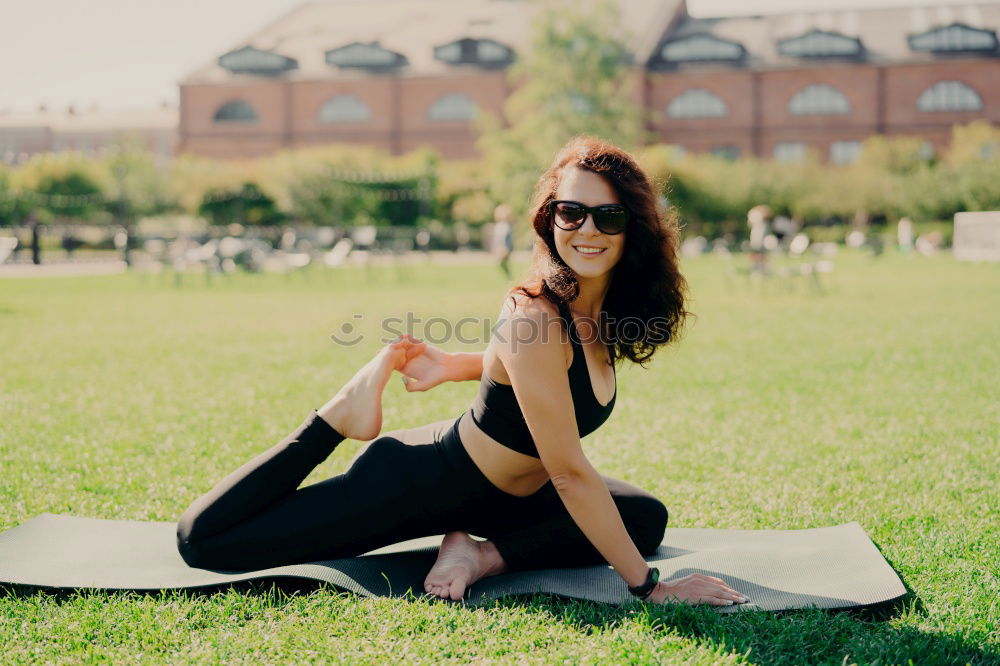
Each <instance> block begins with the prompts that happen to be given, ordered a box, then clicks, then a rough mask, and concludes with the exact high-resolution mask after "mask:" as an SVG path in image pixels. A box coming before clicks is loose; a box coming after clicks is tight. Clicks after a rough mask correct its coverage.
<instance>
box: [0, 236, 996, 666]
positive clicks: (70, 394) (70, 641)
mask: <svg viewBox="0 0 1000 666" xmlns="http://www.w3.org/2000/svg"><path fill="white" fill-rule="evenodd" d="M684 271H685V274H686V275H687V276H688V277H689V280H690V282H691V286H692V301H691V304H690V307H691V309H692V310H693V311H694V312H696V313H697V314H698V317H697V320H695V321H693V322H692V325H691V326H690V327H689V328H688V330H687V333H686V335H685V337H684V339H683V340H682V341H681V343H680V344H679V345H676V346H674V347H671V348H670V349H669V350H667V351H663V352H661V353H660V354H658V355H657V357H656V358H655V361H654V362H653V363H652V364H651V365H650V367H649V368H648V369H645V370H644V369H640V368H628V369H623V370H622V371H620V372H619V398H618V401H617V407H616V409H615V412H614V414H613V415H612V417H611V419H610V420H609V421H608V423H607V424H605V426H604V427H602V428H601V429H600V430H599V431H598V432H596V433H595V434H594V435H593V436H591V437H589V438H588V439H587V441H585V442H584V446H585V448H586V451H587V454H588V456H589V457H590V458H591V460H592V461H593V463H594V464H595V466H596V467H597V468H598V469H599V470H600V471H602V472H603V473H606V474H609V475H612V476H618V477H619V478H624V479H626V480H628V481H630V482H632V483H635V484H637V485H640V486H642V487H645V488H648V489H649V490H651V491H652V492H654V493H655V494H656V495H657V496H658V497H660V498H661V499H663V500H664V502H665V503H666V504H667V506H668V508H669V509H670V515H671V525H672V526H676V527H719V528H750V529H753V528H774V529H796V528H807V527H820V526H825V525H834V524H838V523H843V522H849V521H855V520H856V521H859V522H860V523H861V525H862V526H863V527H864V528H865V529H866V530H867V532H868V534H869V535H870V536H871V537H872V539H873V540H874V541H875V543H876V544H877V545H878V546H879V548H880V549H881V550H882V552H883V553H884V554H885V556H886V558H887V559H888V560H889V562H890V563H892V565H893V566H894V567H895V569H896V570H897V571H898V572H899V574H900V576H901V577H902V579H903V580H904V582H905V583H906V584H907V586H908V587H909V588H910V589H911V590H912V592H911V594H910V595H908V597H907V599H906V600H905V602H904V603H902V604H900V605H897V606H895V607H893V608H891V609H889V610H887V611H883V612H882V613H880V614H878V615H876V616H872V615H870V614H859V613H827V612H819V611H808V612H795V613H788V614H767V613H753V614H750V613H747V614H743V615H738V616H732V615H729V616H721V615H717V614H715V613H714V612H713V611H712V610H710V609H706V608H686V607H649V606H641V605H637V604H636V605H632V606H627V607H621V608H614V607H609V606H604V605H600V604H592V603H576V602H567V601H563V600H560V599H553V598H548V597H541V596H540V597H534V598H531V599H508V600H504V602H502V603H498V604H497V605H495V606H493V607H488V608H477V609H470V608H465V607H462V606H454V605H447V604H444V603H434V602H430V601H427V600H421V599H410V600H406V599H374V600H365V599H359V598H356V597H353V596H349V595H346V594H338V593H337V592H336V591H334V590H332V589H320V590H317V591H311V592H308V593H304V594H294V595H288V594H284V593H282V592H281V591H280V590H275V589H273V588H266V587H257V588H250V589H243V590H239V591H236V590H229V591H225V592H221V593H218V594H214V595H198V594H181V593H163V594H157V595H140V594H105V593H80V594H65V595H50V594H44V593H34V592H26V591H23V590H5V591H2V592H0V644H2V645H3V646H4V647H3V650H2V651H0V655H2V660H3V661H9V662H24V661H43V662H78V661H116V662H117V661H128V662H133V661H135V662H137V661H140V660H141V661H154V662H160V661H189V660H197V661H205V662H219V661H226V662H229V661H247V662H250V661H253V662H257V661H267V662H277V661H305V660H330V661H340V660H345V661H359V662H381V661H384V660H386V659H401V658H405V659H406V660H408V661H415V662H427V663H436V662H439V661H445V660H453V661H459V662H467V661H494V660H495V661H504V662H519V663H520V662H580V661H583V662H638V663H648V662H667V663H680V662H683V663H718V662H726V663H729V662H733V663H735V662H750V663H789V664H802V663H831V664H841V663H845V662H846V663H853V662H857V663H880V664H883V663H904V664H905V663H907V662H908V661H909V660H912V661H913V662H914V663H966V662H971V663H1000V630H998V625H1000V584H998V580H997V577H998V562H1000V554H998V543H1000V527H998V525H1000V523H998V519H997V516H998V514H1000V491H998V485H1000V474H998V471H997V470H998V463H997V461H998V457H1000V456H998V454H1000V442H998V437H1000V434H998V433H1000V425H998V424H1000V406H998V405H1000V382H998V377H1000V344H998V341H1000V267H998V266H996V265H993V266H990V265H973V264H960V263H957V262H955V261H953V260H952V259H951V258H950V257H947V256H941V257H933V258H924V257H898V256H886V257H883V258H881V259H879V260H877V261H871V260H870V259H867V258H866V257H862V256H859V255H852V254H842V255H841V256H838V257H837V270H836V272H835V273H834V274H833V276H832V278H833V279H832V284H831V287H830V290H829V291H828V292H827V293H826V294H824V295H814V294H810V293H807V292H806V290H804V289H803V288H802V287H801V286H800V287H798V288H796V289H794V290H791V291H786V290H784V289H783V288H773V287H777V286H778V285H771V288H767V289H765V290H763V291H761V290H760V289H759V288H757V287H756V286H754V285H748V284H747V283H746V282H745V281H744V280H743V279H742V278H736V277H729V276H728V274H727V270H726V267H725V266H724V265H723V264H722V263H721V262H720V261H719V260H717V259H715V258H698V259H692V260H687V261H686V262H685V264H684ZM497 275H498V274H497V271H496V270H495V267H493V266H489V265H486V266H439V267H434V266H418V267H413V268H411V269H409V270H408V271H407V272H406V273H405V274H398V273H396V272H393V271H388V270H381V271H377V272H375V273H373V274H372V275H370V276H366V273H365V272H364V271H362V270H357V271H354V270H345V271H340V272H329V273H313V274H310V275H308V276H304V275H296V276H291V277H288V276H276V275H237V276H235V277H234V278H233V279H232V280H231V281H229V282H225V281H216V282H215V283H213V284H211V285H208V284H205V282H204V280H203V278H200V277H197V276H188V277H187V278H186V279H185V282H184V284H183V285H182V286H180V287H176V286H175V285H174V284H173V283H172V281H171V280H170V279H166V280H163V281H161V280H160V279H159V278H156V277H148V276H147V277H145V278H143V277H141V276H137V275H121V276H111V277H88V278H77V279H64V278H39V279H30V280H4V281H0V369H2V372H0V500H2V501H0V529H8V528H10V527H13V526H15V525H17V524H19V523H21V522H23V521H25V520H28V519H29V518H31V517H33V516H35V515H37V514H39V513H41V512H55V513H70V514H73V515H78V516H92V517H100V518H120V519H142V520H175V519H176V518H177V517H178V516H179V515H180V513H181V512H182V511H183V510H184V508H185V507H186V506H187V505H188V503H190V502H191V501H192V500H193V499H194V498H195V497H196V496H197V495H199V494H200V493H202V492H204V491H205V490H207V489H208V488H209V487H211V485H212V484H213V483H214V482H215V481H217V480H218V479H219V478H221V476H223V475H225V474H226V473H228V472H229V471H230V470H232V469H233V468H235V467H236V466H238V465H239V464H241V463H242V462H243V461H245V460H246V459H248V458H250V457H251V456H252V455H254V454H255V453H256V452H259V451H260V450H262V449H263V448H265V447H266V446H269V445H270V444H272V443H274V442H276V441H278V440H279V439H281V438H282V437H284V436H285V435H286V434H287V433H288V432H290V430H291V429H292V428H294V427H295V426H297V425H298V424H299V423H300V422H301V420H302V419H303V418H305V416H306V415H307V414H308V412H309V410H310V409H311V408H313V407H318V406H319V405H321V404H322V403H323V402H324V401H325V400H326V399H327V398H328V397H329V396H330V395H332V393H333V392H334V391H336V389H337V388H338V386H339V385H340V384H341V383H342V382H344V381H345V380H346V379H348V378H349V377H350V375H351V374H352V373H353V372H354V370H355V369H356V368H357V367H359V366H360V364H361V363H362V362H363V361H364V360H365V359H366V358H367V357H368V356H369V355H370V354H371V353H372V352H373V351H374V350H375V349H376V348H377V344H378V343H377V341H376V338H377V337H378V332H379V326H378V322H379V320H380V318H381V317H384V316H400V315H402V314H404V313H405V312H406V311H412V312H413V313H414V314H415V315H417V316H420V317H423V318H429V317H436V316H440V317H445V318H447V319H451V320H455V319H457V318H459V317H462V316H476V317H491V318H492V317H495V316H496V313H497V311H498V309H499V302H500V298H501V296H502V291H503V283H502V281H501V280H500V279H499V278H498V277H497ZM354 313H361V314H363V319H361V320H354V321H355V323H358V324H359V326H360V330H361V331H362V332H364V333H366V334H367V338H366V340H365V341H364V342H363V343H361V344H359V345H357V346H356V347H353V348H345V347H340V346H337V345H335V344H334V343H333V342H332V341H331V340H330V338H329V336H330V334H331V333H333V332H335V331H337V330H338V329H339V328H340V326H341V324H342V322H343V321H345V320H347V319H350V317H351V315H352V314H354ZM417 332H418V333H419V331H417ZM442 346H444V347H446V348H449V349H452V350H458V349H473V348H477V347H476V345H469V346H465V345H460V344H455V343H446V344H443V345H442ZM479 348H481V346H479ZM475 391H476V386H475V384H474V383H471V382H468V383H463V384H453V385H447V386H442V387H440V388H438V389H435V390H434V391H431V392H429V393H426V394H413V395H410V394H407V393H406V392H405V391H404V390H403V388H402V385H401V384H400V383H399V382H391V383H390V384H389V388H388V390H387V393H386V397H385V415H386V428H395V427H406V426H413V425H419V424H423V423H427V422H429V421H432V420H437V419H443V418H447V417H453V416H457V415H458V414H459V413H461V411H463V410H464V409H465V408H466V407H467V406H468V403H469V401H470V400H471V398H472V397H473V395H474V393H475ZM358 446H359V445H358V444H356V443H354V442H348V443H345V444H344V445H343V446H342V447H341V448H339V449H338V451H337V452H336V453H335V455H333V456H331V458H330V459H329V460H328V461H327V462H325V463H324V464H323V465H321V466H320V467H319V468H318V469H317V470H316V472H315V473H314V474H313V475H312V476H311V477H310V480H309V481H313V480H317V479H320V478H324V477H326V476H329V475H331V474H335V473H338V472H341V471H343V470H344V469H345V467H346V465H347V464H348V462H349V461H350V459H351V457H352V456H353V453H354V451H355V450H356V449H357V447H358ZM307 482H308V481H307Z"/></svg>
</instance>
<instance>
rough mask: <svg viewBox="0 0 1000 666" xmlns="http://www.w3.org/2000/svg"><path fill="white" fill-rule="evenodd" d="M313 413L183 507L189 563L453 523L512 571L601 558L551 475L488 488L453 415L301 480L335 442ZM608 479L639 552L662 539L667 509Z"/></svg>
mask: <svg viewBox="0 0 1000 666" xmlns="http://www.w3.org/2000/svg"><path fill="white" fill-rule="evenodd" d="M343 439H344V438H343V436H342V435H340V433H338V432H337V431H336V430H335V429H334V428H333V427H332V426H330V424H329V423H327V422H326V421H324V420H323V419H322V418H321V417H320V416H319V415H318V414H317V413H316V411H315V410H313V411H312V412H311V414H310V415H309V417H308V418H307V419H306V420H305V421H304V422H303V423H302V425H300V426H299V427H298V428H296V429H295V431H294V432H292V433H291V434H290V435H289V436H288V437H286V438H285V439H283V440H282V441H281V442H279V443H278V444H276V445H275V446H273V447H272V448H270V449H268V450H267V451H265V452H264V453H261V454H260V455H258V456H257V457H256V458H254V459H253V460H251V461H249V462H248V463H246V464H244V465H243V466H242V467H240V468H239V469H237V470H236V471H235V472H233V473H232V474H230V475H229V476H227V477H226V478H225V479H223V480H222V481H221V482H220V483H219V484H218V485H216V486H215V488H213V489H212V490H211V491H209V492H208V493H207V494H205V495H203V496H202V497H200V498H198V499H197V500H195V502H194V503H193V504H192V505H191V506H190V507H189V508H188V509H187V511H185V512H184V515H183V516H182V517H181V519H180V521H179V522H178V525H177V546H178V549H179V550H180V553H181V556H182V557H183V558H184V561H185V562H187V563H188V564H189V565H191V566H193V567H201V568H206V569H224V570H255V569H264V568H267V567H273V566H280V565H284V564H294V563H299V562H310V561H317V560H327V559H336V558H341V557H351V556H354V555H359V554H361V553H365V552H368V551H370V550H374V549H376V548H381V547H382V546H386V545H389V544H392V543H396V542H399V541H405V540H407V539H414V538H417V537H422V536H429V535H433V534H443V533H445V532H450V531H454V530H464V531H466V532H470V533H472V534H475V535H477V536H480V537H484V538H487V539H489V540H491V541H492V542H493V543H494V544H495V545H496V547H497V550H499V552H500V554H501V555H502V556H503V558H504V560H505V561H506V563H507V567H508V570H510V571H517V570H523V569H541V568H549V567H573V566H586V565H594V564H607V562H606V561H605V560H604V558H603V557H602V556H601V554H600V553H599V552H598V551H597V549H595V548H594V546H593V545H592V544H591V543H590V541H589V540H588V539H587V537H586V536H585V535H584V534H583V532H582V531H581V530H580V528H579V527H577V525H576V523H575V522H574V521H573V519H572V517H571V516H570V515H569V512H568V511H567V510H566V508H565V506H564V505H563V503H562V500H561V499H560V498H559V495H558V493H557V492H556V490H555V488H554V487H553V485H552V482H551V481H549V482H547V483H546V484H545V485H544V486H542V487H541V488H540V489H539V490H538V491H537V492H535V493H533V494H531V495H528V496H526V497H518V496H516V495H511V494H509V493H506V492H504V491H502V490H500V489H499V488H497V487H496V486H494V485H493V484H492V483H491V482H490V481H489V480H488V479H487V478H486V477H485V476H484V475H483V473H482V472H481V471H479V468H478V467H477V466H476V464H475V463H474V462H473V461H472V458H470V457H469V454H468V453H467V452H466V450H465V447H464V446H463V445H462V442H461V440H460V439H459V436H458V420H457V419H456V420H454V421H451V420H447V421H439V422H437V423H432V424H430V425H427V426H423V427H421V428H413V429H410V430H401V431H395V432H393V433H389V434H387V435H384V436H382V437H379V438H378V439H375V440H373V441H372V442H371V443H370V444H369V445H368V447H367V448H366V449H365V450H364V451H362V452H361V454H360V455H359V456H358V457H357V458H356V459H355V461H354V463H353V464H352V465H351V467H350V469H348V470H347V471H346V472H345V473H343V474H338V475H337V476H334V477H333V478H330V479H326V480H325V481H320V482H318V483H314V484H312V485H309V486H306V487H304V488H298V486H299V484H300V483H302V480H303V479H305V478H306V476H307V475H308V474H309V472H311V471H312V470H313V468H314V467H316V465H318V464H319V463H321V462H323V460H325V459H326V457H327V456H329V455H330V453H331V452H332V451H333V450H334V448H336V446H337V444H339V443H340V442H341V441H342V440H343ZM602 478H604V480H605V482H606V483H607V485H608V489H609V490H610V491H611V496H612V497H613V498H614V501H615V504H616V505H617V506H618V510H619V512H620V513H621V516H622V519H623V520H624V522H625V526H626V528H627V529H628V532H629V535H630V536H631V537H632V539H633V541H634V542H635V544H636V546H637V547H638V548H639V551H640V552H641V553H642V554H643V555H651V554H652V553H653V552H654V551H655V550H656V548H657V546H659V545H660V542H661V541H662V539H663V534H664V530H665V528H666V524H667V509H666V507H664V505H663V503H662V502H660V501H659V500H658V499H656V498H655V497H654V496H652V495H650V494H649V493H647V492H645V491H644V490H641V489H639V488H636V487H634V486H632V485H629V484H627V483H625V482H623V481H618V480H615V479H610V478H608V477H602Z"/></svg>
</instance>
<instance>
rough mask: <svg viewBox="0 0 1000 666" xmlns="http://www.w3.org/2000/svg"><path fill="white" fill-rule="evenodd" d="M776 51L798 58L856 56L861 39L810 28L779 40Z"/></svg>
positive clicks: (858, 52)
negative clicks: (803, 32) (796, 35)
mask: <svg viewBox="0 0 1000 666" xmlns="http://www.w3.org/2000/svg"><path fill="white" fill-rule="evenodd" d="M778 53H780V54H781V55H786V56H797V57H800V58H822V57H830V56H858V55H860V54H861V40H860V39H858V38H857V37H848V36H847V35H842V34H840V33H839V32H829V31H827V30H810V31H809V32H807V33H805V34H804V35H799V36H798V37H791V38H789V39H783V40H781V41H779V42H778Z"/></svg>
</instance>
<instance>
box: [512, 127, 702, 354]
mask: <svg viewBox="0 0 1000 666" xmlns="http://www.w3.org/2000/svg"><path fill="white" fill-rule="evenodd" d="M569 167H576V168H579V169H585V170H587V171H591V172H593V173H595V174H598V175H600V176H602V177H603V178H604V179H605V180H606V181H607V182H608V183H609V184H610V185H611V187H613V188H614V190H615V192H616V193H617V195H618V199H619V202H620V203H621V204H622V205H623V206H625V208H627V209H628V210H629V211H630V212H631V220H630V222H629V226H628V229H627V231H626V232H625V250H624V254H623V255H622V258H621V259H620V260H619V262H618V263H617V264H616V265H615V267H614V269H613V275H612V278H611V283H610V285H609V287H608V292H607V295H606V296H605V299H604V303H603V305H602V308H601V315H602V317H601V325H602V328H603V329H604V330H603V331H602V332H601V335H602V336H603V337H602V339H604V340H606V341H608V342H609V349H610V353H611V361H612V363H620V360H621V359H622V358H627V359H629V360H630V361H632V362H633V363H638V364H639V365H644V364H645V362H646V361H648V360H649V359H650V358H651V357H652V356H653V353H654V352H656V350H657V348H658V347H661V346H664V345H666V344H668V343H670V342H672V341H673V340H674V339H675V338H676V337H677V336H678V335H679V334H680V331H681V328H682V327H683V325H684V321H685V319H686V317H687V316H688V315H689V314H691V313H689V312H687V311H686V310H685V309H684V301H685V295H686V292H687V282H686V281H685V279H684V277H683V276H682V275H681V274H680V271H679V270H678V267H677V248H678V244H679V242H680V230H679V227H678V224H677V218H676V213H674V212H673V211H664V210H661V208H660V207H658V206H657V200H656V190H655V189H654V187H653V184H652V182H651V181H650V179H649V177H648V176H647V175H646V174H645V173H644V172H643V170H642V169H641V168H640V167H639V165H638V164H637V163H636V161H635V160H634V159H633V158H632V157H631V156H630V155H629V154H628V153H627V152H625V151H624V150H622V149H621V148H618V147H617V146H615V145H613V144H611V143H609V142H607V141H604V140H603V139H599V138H597V137H594V136H589V135H579V136H576V137H574V138H573V139H571V140H570V141H569V142H568V143H567V144H566V145H565V146H563V147H562V148H561V149H560V150H559V153H558V154H557V155H556V157H555V159H554V160H553V162H552V164H551V166H549V168H548V169H547V170H546V171H545V173H543V174H542V176H541V178H539V179H538V182H537V183H536V185H535V191H534V195H533V197H532V203H531V208H530V212H529V215H530V218H531V220H532V226H533V227H534V229H535V246H534V253H533V257H532V265H531V272H530V274H529V276H528V277H527V278H526V280H525V281H524V282H522V283H521V284H520V285H518V286H517V287H515V290H514V291H516V292H518V293H520V294H523V295H524V296H527V297H529V298H538V297H539V296H544V297H545V298H546V299H548V300H549V301H551V302H552V303H553V304H554V305H556V306H559V305H560V304H568V303H570V302H572V301H573V300H575V299H576V297H577V296H578V295H579V292H580V285H579V283H578V282H577V278H576V274H575V273H574V272H573V269H571V268H570V267H569V266H568V265H566V262H564V261H563V260H562V258H561V257H560V256H559V252H558V251H557V250H556V242H555V233H554V231H553V228H552V226H553V222H552V215H551V213H550V209H549V202H550V201H553V200H554V199H555V196H556V191H557V190H558V188H559V183H560V181H561V180H562V175H563V173H564V171H565V169H567V168H569ZM512 298H513V296H512ZM516 306H517V303H516V300H515V303H514V307H516Z"/></svg>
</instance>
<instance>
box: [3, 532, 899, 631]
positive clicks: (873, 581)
mask: <svg viewBox="0 0 1000 666" xmlns="http://www.w3.org/2000/svg"><path fill="white" fill-rule="evenodd" d="M174 535H175V525H174V523H152V522H138V521H128V520H99V519H94V518H76V517H72V516H60V515H54V514H48V513H45V514H41V515H40V516H37V517H35V518H33V519H31V520H29V521H27V522H26V523H23V524H22V525H19V526H18V527H15V528H13V529H11V530H8V531H7V532H4V533H3V534H0V583H14V584H20V585H31V586H36V587H42V588H98V589H104V590H160V589H177V588H198V587H209V586H218V585H224V584H227V583H235V582H240V581H250V580H267V579H277V578H303V579H312V580H316V581H325V582H327V583H330V584H333V585H335V586H337V587H338V588H342V589H345V590H350V591H351V592H355V593H357V594H361V595H364V596H368V597H372V596H405V595H406V594H407V591H408V590H412V591H413V593H414V594H415V595H417V596H420V595H422V594H425V593H424V587H423V581H424V577H425V576H426V575H427V572H428V570H429V569H430V567H431V565H432V564H433V563H434V558H435V557H436V555H437V548H438V544H440V542H441V536H440V535H438V536H430V537H423V538H420V539H411V540H409V541H403V542H400V543H397V544H393V545H391V546H386V547H384V548H379V549H377V550H373V551H371V552H369V553H366V554H365V555H361V556H358V557H351V558H344V559H337V560H326V561H323V562H312V563H308V564H296V565H290V566H282V567H275V568H272V569H263V570H261V571H250V572H227V571H213V570H208V569H193V568H191V567H189V566H187V565H186V564H185V563H184V561H183V560H182V559H181V557H180V555H179V554H178V553H177V549H176V546H175V536H174ZM646 561H648V562H649V563H650V564H651V565H654V566H657V567H659V569H660V573H661V580H669V579H672V578H678V577H681V576H685V575H687V574H689V573H694V572H700V573H704V574H708V575H712V576H718V577H719V578H722V579H723V580H725V581H726V582H727V583H728V584H729V585H730V586H732V587H733V588H735V589H736V590H738V591H739V592H741V593H742V594H743V595H744V596H746V597H747V598H749V599H750V601H749V603H747V604H741V605H734V606H726V607H721V608H720V609H719V610H720V611H721V612H734V611H738V610H741V609H763V610H772V611H773V610H786V609H793V608H805V607H810V606H815V607H817V608H851V607H857V606H867V605H871V604H876V603H881V602H884V601H890V600H892V599H896V598H898V597H900V596H902V595H903V594H905V593H906V589H905V588H904V587H903V584H902V582H901V581H900V580H899V577H898V576H897V575H896V573H895V572H894V571H893V570H892V568H891V567H890V566H889V564H888V563H887V562H886V561H885V558H883V557H882V555H881V553H879V551H878V549H877V548H876V547H875V545H874V544H873V543H872V542H871V540H870V539H869V538H868V535H867V534H865V531H864V530H863V529H862V528H861V526H860V525H859V524H858V523H848V524H845V525H837V526H835V527H820V528H815V529H805V530H717V529H701V528H667V532H666V536H665V538H664V541H663V544H662V545H661V546H660V548H659V549H658V550H657V552H656V553H655V554H654V555H651V556H649V557H647V558H646ZM534 592H542V593H549V594H555V595H559V596H563V597H570V598H573V599H590V600H592V601H600V602H606V603H610V604H620V603H625V602H628V601H632V600H633V599H634V598H633V597H632V596H631V595H630V594H629V593H628V589H627V588H626V586H625V582H624V581H623V580H622V579H621V578H620V577H619V576H618V574H617V573H615V572H614V570H613V569H611V567H609V566H607V565H602V566H593V567H578V568H568V569H539V570H535V571H523V572H515V573H509V574H501V575H499V576H494V577H490V578H486V579H483V580H482V581H480V582H478V583H476V584H475V585H473V586H472V587H471V588H470V590H469V591H467V593H466V602H467V603H470V604H482V603H486V602H489V601H491V600H493V599H496V598H498V597H500V596H502V595H504V594H530V593H534Z"/></svg>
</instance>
